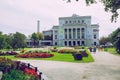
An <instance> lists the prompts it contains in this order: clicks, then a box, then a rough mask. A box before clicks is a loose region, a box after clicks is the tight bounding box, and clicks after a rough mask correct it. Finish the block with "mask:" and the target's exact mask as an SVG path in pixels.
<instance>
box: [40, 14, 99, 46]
mask: <svg viewBox="0 0 120 80" xmlns="http://www.w3.org/2000/svg"><path fill="white" fill-rule="evenodd" d="M43 34H44V37H45V40H44V41H40V44H43V45H44V44H45V45H47V44H48V45H54V46H97V45H99V25H98V24H91V16H78V15H76V14H73V15H72V16H71V17H60V18H59V25H58V26H53V28H52V29H51V30H48V31H43ZM48 37H49V38H48ZM46 38H48V39H46Z"/></svg>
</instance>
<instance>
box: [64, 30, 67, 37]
mask: <svg viewBox="0 0 120 80" xmlns="http://www.w3.org/2000/svg"><path fill="white" fill-rule="evenodd" d="M64 33H65V39H67V29H64Z"/></svg>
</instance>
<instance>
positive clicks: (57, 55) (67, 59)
mask: <svg viewBox="0 0 120 80" xmlns="http://www.w3.org/2000/svg"><path fill="white" fill-rule="evenodd" d="M87 53H88V54H89V56H88V57H83V59H82V60H74V57H73V56H72V54H68V53H66V54H60V53H58V52H52V54H54V56H53V57H51V58H15V57H14V56H0V57H6V58H10V59H13V60H51V61H64V62H81V63H85V62H93V61H94V59H93V57H92V56H91V54H90V52H89V51H88V50H87Z"/></svg>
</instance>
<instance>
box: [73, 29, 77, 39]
mask: <svg viewBox="0 0 120 80" xmlns="http://www.w3.org/2000/svg"><path fill="white" fill-rule="evenodd" d="M75 32H76V30H75V28H74V29H73V39H75V37H76V34H75Z"/></svg>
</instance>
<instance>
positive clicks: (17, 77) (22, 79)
mask: <svg viewBox="0 0 120 80" xmlns="http://www.w3.org/2000/svg"><path fill="white" fill-rule="evenodd" d="M1 80H38V79H37V78H35V77H34V76H32V75H28V74H23V72H22V71H19V70H16V69H12V70H11V72H10V73H8V72H6V73H5V74H3V76H2V79H1Z"/></svg>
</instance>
